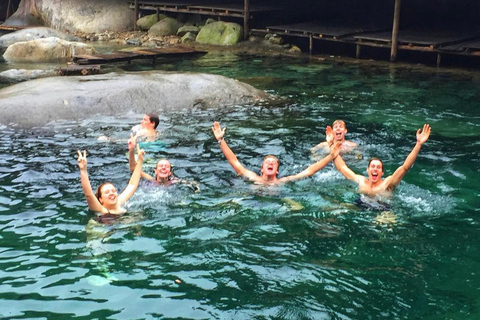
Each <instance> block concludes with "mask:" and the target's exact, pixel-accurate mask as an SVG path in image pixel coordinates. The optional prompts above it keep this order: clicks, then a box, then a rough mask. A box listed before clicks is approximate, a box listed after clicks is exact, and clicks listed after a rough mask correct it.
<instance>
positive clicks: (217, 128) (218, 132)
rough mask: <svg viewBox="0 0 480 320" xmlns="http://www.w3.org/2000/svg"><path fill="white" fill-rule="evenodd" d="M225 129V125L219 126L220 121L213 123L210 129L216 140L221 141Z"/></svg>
mask: <svg viewBox="0 0 480 320" xmlns="http://www.w3.org/2000/svg"><path fill="white" fill-rule="evenodd" d="M225 130H227V128H226V127H225V128H223V129H222V127H220V123H218V122H217V121H215V122H214V123H213V127H212V131H213V134H214V135H215V139H217V141H221V140H222V139H223V137H224V136H225Z"/></svg>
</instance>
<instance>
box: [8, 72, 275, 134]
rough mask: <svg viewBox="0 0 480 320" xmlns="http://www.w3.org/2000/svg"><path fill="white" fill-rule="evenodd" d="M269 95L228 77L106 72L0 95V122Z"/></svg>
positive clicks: (30, 84) (40, 121) (32, 122)
mask: <svg viewBox="0 0 480 320" xmlns="http://www.w3.org/2000/svg"><path fill="white" fill-rule="evenodd" d="M267 98H268V95H267V94H266V93H265V92H263V91H261V90H258V89H255V88H254V87H252V86H250V85H248V84H245V83H242V82H240V81H237V80H234V79H230V78H227V77H223V76H219V75H211V74H201V73H169V72H159V71H154V72H152V71H151V72H140V73H134V74H133V73H132V74H130V73H128V74H116V73H110V74H106V75H93V76H83V77H51V78H43V79H36V80H31V81H27V82H23V83H19V84H15V85H12V86H10V87H7V88H3V89H1V90H0V114H1V115H2V117H0V123H1V124H5V125H17V126H21V127H37V126H44V125H46V124H48V123H50V122H52V121H55V120H80V119H85V118H91V117H93V116H94V115H96V114H101V115H120V114H125V113H127V112H129V111H133V112H137V113H147V112H158V113H161V112H162V111H165V110H180V109H185V108H193V107H197V106H203V107H222V106H225V105H233V104H245V103H252V102H255V101H257V100H259V99H267Z"/></svg>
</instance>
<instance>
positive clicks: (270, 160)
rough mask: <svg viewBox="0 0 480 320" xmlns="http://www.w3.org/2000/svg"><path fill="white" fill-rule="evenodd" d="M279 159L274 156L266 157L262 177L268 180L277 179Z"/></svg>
mask: <svg viewBox="0 0 480 320" xmlns="http://www.w3.org/2000/svg"><path fill="white" fill-rule="evenodd" d="M278 166H279V162H278V159H277V158H275V157H274V156H266V157H265V159H264V160H263V163H262V175H263V176H264V177H266V178H272V177H273V178H275V177H276V176H277V174H278Z"/></svg>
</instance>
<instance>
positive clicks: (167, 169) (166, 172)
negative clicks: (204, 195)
mask: <svg viewBox="0 0 480 320" xmlns="http://www.w3.org/2000/svg"><path fill="white" fill-rule="evenodd" d="M135 145H136V138H135V137H134V136H133V135H130V139H129V140H128V164H129V166H130V171H133V170H135V168H136V165H137V163H136V160H135V153H134V146H135ZM141 177H142V178H144V179H145V180H148V181H152V182H154V183H156V184H157V185H162V186H170V185H173V184H183V185H186V186H187V187H189V188H191V189H192V190H193V191H195V192H199V191H200V186H199V185H198V182H196V181H191V180H184V179H179V178H177V177H175V176H174V175H173V169H172V164H171V163H170V161H169V160H168V159H160V160H158V162H157V164H156V165H155V169H154V171H153V176H152V175H150V174H148V173H146V172H144V171H142V173H141Z"/></svg>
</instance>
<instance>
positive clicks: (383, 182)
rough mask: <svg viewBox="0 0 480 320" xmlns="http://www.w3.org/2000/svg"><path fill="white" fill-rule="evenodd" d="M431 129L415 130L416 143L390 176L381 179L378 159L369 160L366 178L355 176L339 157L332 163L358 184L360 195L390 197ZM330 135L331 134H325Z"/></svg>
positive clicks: (380, 162) (381, 171)
mask: <svg viewBox="0 0 480 320" xmlns="http://www.w3.org/2000/svg"><path fill="white" fill-rule="evenodd" d="M430 131H431V127H430V126H429V125H428V124H424V125H423V129H422V130H420V129H418V130H417V143H416V144H415V147H413V150H412V151H411V152H410V154H409V155H408V156H407V158H406V159H405V162H404V163H403V164H402V165H401V166H400V167H399V168H398V169H397V170H395V172H394V173H393V174H392V175H391V176H388V177H386V178H385V179H382V176H383V173H384V171H383V163H382V161H381V160H380V159H378V158H371V159H370V161H369V162H368V166H367V174H368V177H364V176H362V175H358V174H355V173H354V172H353V171H352V170H351V169H350V168H349V167H348V166H347V165H346V164H345V161H343V159H342V157H341V156H338V157H336V158H335V160H334V163H335V166H336V167H337V169H338V171H340V172H341V173H342V174H343V175H344V176H345V178H347V179H348V180H352V181H355V182H356V183H357V184H358V190H359V191H360V193H362V194H364V195H367V196H370V197H373V196H377V195H378V196H381V197H391V195H392V192H393V190H394V189H395V187H396V186H397V185H398V184H399V183H400V181H401V180H402V178H403V177H404V176H405V174H406V173H407V171H408V170H409V169H410V168H411V167H412V166H413V163H414V162H415V159H416V158H417V156H418V153H419V152H420V149H421V148H422V145H423V144H424V143H425V142H426V141H427V140H428V137H429V136H430ZM327 134H329V135H332V134H333V133H332V132H329V133H327Z"/></svg>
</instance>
